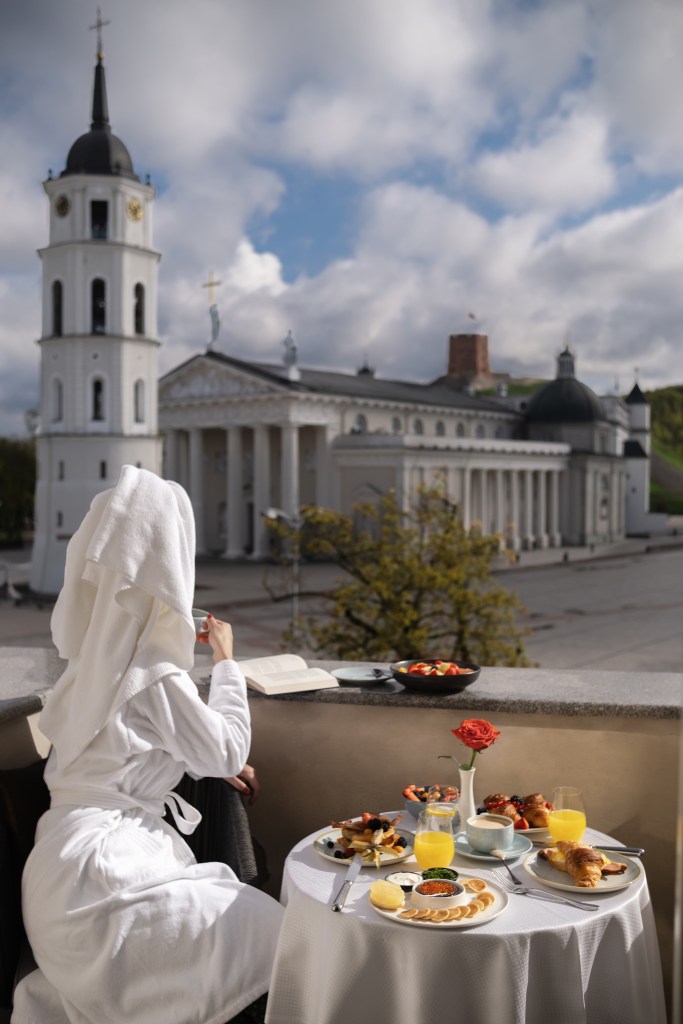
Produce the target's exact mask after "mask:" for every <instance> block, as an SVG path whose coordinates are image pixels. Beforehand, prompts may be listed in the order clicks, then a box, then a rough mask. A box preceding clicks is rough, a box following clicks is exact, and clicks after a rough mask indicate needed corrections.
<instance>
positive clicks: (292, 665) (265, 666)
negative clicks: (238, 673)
mask: <svg viewBox="0 0 683 1024" xmlns="http://www.w3.org/2000/svg"><path fill="white" fill-rule="evenodd" d="M237 664H238V665H239V667H240V668H241V669H242V671H243V672H244V674H245V676H246V675H257V676H264V675H272V674H273V673H276V672H288V671H294V670H297V671H299V672H305V671H306V670H307V669H308V665H307V664H306V662H305V661H304V659H303V658H300V657H299V655H298V654H275V655H273V656H272V657H269V658H249V659H248V660H247V661H238V663H237Z"/></svg>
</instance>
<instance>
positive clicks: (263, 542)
mask: <svg viewBox="0 0 683 1024" xmlns="http://www.w3.org/2000/svg"><path fill="white" fill-rule="evenodd" d="M269 507H270V437H269V435H268V427H265V426H257V427H254V508H253V532H254V548H253V551H252V553H251V557H252V558H265V556H266V555H267V554H268V536H267V533H266V527H265V525H264V523H263V514H264V512H265V511H266V509H268V508H269Z"/></svg>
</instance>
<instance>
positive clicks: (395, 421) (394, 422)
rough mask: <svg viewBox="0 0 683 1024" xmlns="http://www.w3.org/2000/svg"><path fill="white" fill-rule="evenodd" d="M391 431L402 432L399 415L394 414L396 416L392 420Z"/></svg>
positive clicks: (394, 432)
mask: <svg viewBox="0 0 683 1024" xmlns="http://www.w3.org/2000/svg"><path fill="white" fill-rule="evenodd" d="M391 432H392V434H400V433H401V421H400V419H399V418H398V416H394V418H393V419H392V421H391Z"/></svg>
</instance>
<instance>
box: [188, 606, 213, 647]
mask: <svg viewBox="0 0 683 1024" xmlns="http://www.w3.org/2000/svg"><path fill="white" fill-rule="evenodd" d="M208 615H209V613H208V612H205V611H204V609H203V608H193V609H192V621H193V622H194V631H195V633H196V634H197V639H198V640H199V637H200V636H201V635H202V633H208V632H209V624H208V622H207V621H206V620H207V618H208Z"/></svg>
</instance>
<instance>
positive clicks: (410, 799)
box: [403, 785, 460, 818]
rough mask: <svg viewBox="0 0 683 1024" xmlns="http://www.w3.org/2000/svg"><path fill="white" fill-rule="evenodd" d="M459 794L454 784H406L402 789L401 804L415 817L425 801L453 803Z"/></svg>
mask: <svg viewBox="0 0 683 1024" xmlns="http://www.w3.org/2000/svg"><path fill="white" fill-rule="evenodd" d="M459 796H460V790H459V789H456V788H455V786H441V785H434V786H413V785H410V786H406V787H405V789H404V790H403V806H404V807H405V809H406V811H408V813H409V814H412V815H413V817H415V818H417V816H418V814H419V813H420V811H423V810H424V809H425V806H426V805H427V803H439V804H447V803H448V804H450V803H452V804H454V805H455V802H456V800H457V799H458V798H459Z"/></svg>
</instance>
